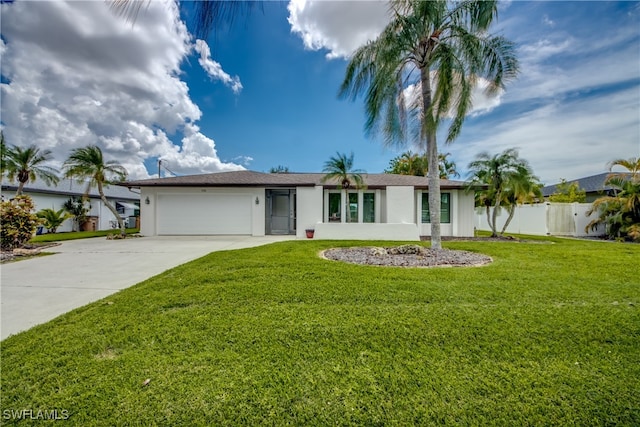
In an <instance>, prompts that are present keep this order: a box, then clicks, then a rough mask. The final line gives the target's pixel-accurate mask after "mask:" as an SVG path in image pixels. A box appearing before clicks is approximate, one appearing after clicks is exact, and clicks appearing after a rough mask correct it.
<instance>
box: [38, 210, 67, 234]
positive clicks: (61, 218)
mask: <svg viewBox="0 0 640 427" xmlns="http://www.w3.org/2000/svg"><path fill="white" fill-rule="evenodd" d="M36 215H37V216H38V218H40V219H41V220H42V224H43V225H44V226H45V227H47V233H55V232H56V231H58V227H60V226H61V225H62V223H64V222H65V221H66V220H67V219H69V218H71V217H72V215H71V214H70V213H68V212H65V210H64V208H62V209H58V210H57V211H56V210H54V209H51V208H46V209H40V210H39V211H38V212H36Z"/></svg>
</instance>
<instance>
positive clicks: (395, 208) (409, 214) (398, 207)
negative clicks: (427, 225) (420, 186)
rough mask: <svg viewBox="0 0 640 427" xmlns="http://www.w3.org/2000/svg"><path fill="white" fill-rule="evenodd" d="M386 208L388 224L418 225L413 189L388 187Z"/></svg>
mask: <svg viewBox="0 0 640 427" xmlns="http://www.w3.org/2000/svg"><path fill="white" fill-rule="evenodd" d="M385 207H386V222H387V223H389V224H407V223H410V224H415V223H416V218H415V197H414V191H413V187H387V191H386V201H385Z"/></svg>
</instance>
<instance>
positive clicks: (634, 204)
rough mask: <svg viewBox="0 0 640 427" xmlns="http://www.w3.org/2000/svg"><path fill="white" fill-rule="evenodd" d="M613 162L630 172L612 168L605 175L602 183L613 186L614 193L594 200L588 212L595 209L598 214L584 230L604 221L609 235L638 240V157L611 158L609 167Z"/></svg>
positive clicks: (639, 160) (639, 214)
mask: <svg viewBox="0 0 640 427" xmlns="http://www.w3.org/2000/svg"><path fill="white" fill-rule="evenodd" d="M613 166H622V167H624V168H626V169H627V170H628V171H629V172H631V173H630V174H621V173H613V172H612V173H610V174H609V175H608V176H607V179H606V181H605V185H606V186H609V187H611V188H612V189H613V192H614V195H613V196H604V197H601V198H599V199H598V200H596V201H595V202H593V205H592V207H591V210H590V211H589V212H587V215H591V214H592V213H597V214H598V218H596V219H595V220H593V221H591V222H590V223H589V224H588V225H587V227H586V230H587V231H588V230H590V229H592V230H593V229H595V228H597V227H598V225H600V224H604V225H605V226H606V233H607V235H608V236H609V238H611V239H621V240H632V241H634V242H640V158H631V159H628V160H625V159H618V160H614V161H613V162H611V163H610V167H609V171H611V168H612V167H613Z"/></svg>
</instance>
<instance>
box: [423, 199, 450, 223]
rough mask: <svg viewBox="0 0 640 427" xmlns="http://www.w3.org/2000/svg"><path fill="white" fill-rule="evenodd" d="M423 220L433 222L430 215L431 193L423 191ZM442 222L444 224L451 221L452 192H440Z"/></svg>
mask: <svg viewBox="0 0 640 427" xmlns="http://www.w3.org/2000/svg"><path fill="white" fill-rule="evenodd" d="M422 222H423V223H428V222H431V218H430V217H429V193H422ZM440 222H441V223H443V224H449V223H451V194H450V193H441V194H440Z"/></svg>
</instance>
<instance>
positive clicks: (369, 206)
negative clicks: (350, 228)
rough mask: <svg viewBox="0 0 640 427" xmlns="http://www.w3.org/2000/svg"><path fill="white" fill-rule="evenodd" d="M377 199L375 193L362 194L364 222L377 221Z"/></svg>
mask: <svg viewBox="0 0 640 427" xmlns="http://www.w3.org/2000/svg"><path fill="white" fill-rule="evenodd" d="M375 201H376V194H375V193H364V194H363V195H362V222H376V205H375Z"/></svg>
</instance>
